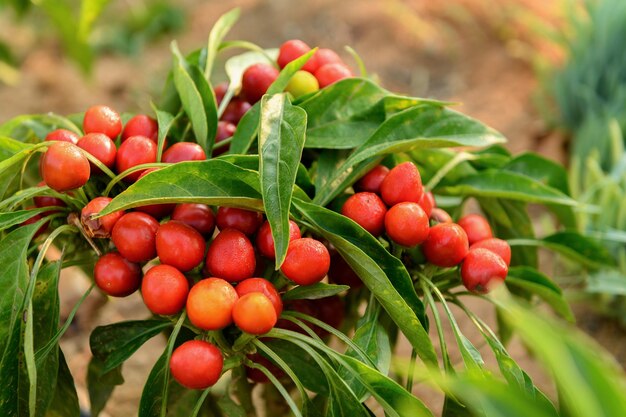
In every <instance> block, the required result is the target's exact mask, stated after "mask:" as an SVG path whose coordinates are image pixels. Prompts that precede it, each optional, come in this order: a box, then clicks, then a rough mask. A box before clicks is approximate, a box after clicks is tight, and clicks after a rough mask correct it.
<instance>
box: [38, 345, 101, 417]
mask: <svg viewBox="0 0 626 417" xmlns="http://www.w3.org/2000/svg"><path fill="white" fill-rule="evenodd" d="M78 415H80V406H79V405H78V394H77V393H76V387H75V386H74V378H73V377H72V374H71V372H70V369H69V367H68V366H67V362H66V361H65V356H64V355H63V352H62V351H61V349H59V371H58V375H57V378H56V384H55V385H54V397H53V398H52V401H51V402H50V404H49V406H48V410H47V411H46V417H68V416H78ZM94 417H96V416H95V415H94Z"/></svg>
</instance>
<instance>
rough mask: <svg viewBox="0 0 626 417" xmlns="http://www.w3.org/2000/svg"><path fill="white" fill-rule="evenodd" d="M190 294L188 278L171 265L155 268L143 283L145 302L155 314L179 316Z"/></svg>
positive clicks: (142, 293) (145, 276)
mask: <svg viewBox="0 0 626 417" xmlns="http://www.w3.org/2000/svg"><path fill="white" fill-rule="evenodd" d="M188 293H189V283H188V282H187V278H186V277H185V275H183V273H182V272H180V271H179V270H178V269H176V268H174V267H173V266H170V265H156V266H153V267H152V268H150V269H149V270H148V272H146V273H145V275H144V276H143V280H142V281H141V295H142V296H143V302H144V303H145V304H146V307H148V309H149V310H150V311H152V312H153V313H154V314H160V315H163V316H169V315H172V314H177V313H178V312H180V311H181V310H182V309H183V307H184V306H185V302H186V301H187V294H188Z"/></svg>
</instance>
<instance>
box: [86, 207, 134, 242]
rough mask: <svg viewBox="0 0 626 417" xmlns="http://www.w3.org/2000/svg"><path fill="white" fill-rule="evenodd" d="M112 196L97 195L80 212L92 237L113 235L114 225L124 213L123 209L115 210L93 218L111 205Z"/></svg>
mask: <svg viewBox="0 0 626 417" xmlns="http://www.w3.org/2000/svg"><path fill="white" fill-rule="evenodd" d="M111 200H112V198H109V197H96V198H94V199H93V200H91V201H90V202H89V203H87V205H86V206H85V207H83V209H82V210H81V212H80V221H81V223H82V225H83V228H84V229H85V231H86V232H87V234H88V235H89V236H91V237H98V238H108V237H111V232H112V231H113V227H114V226H115V224H116V223H117V222H118V220H119V219H121V218H122V216H123V215H124V211H123V210H119V211H114V212H113V213H111V214H107V215H106V216H102V217H99V218H97V219H93V218H92V217H93V216H94V215H96V214H98V213H100V212H101V211H102V210H104V208H105V207H106V206H108V205H109V203H110V202H111Z"/></svg>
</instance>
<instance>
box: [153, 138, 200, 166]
mask: <svg viewBox="0 0 626 417" xmlns="http://www.w3.org/2000/svg"><path fill="white" fill-rule="evenodd" d="M205 159H206V153H204V149H202V146H200V145H198V144H197V143H193V142H178V143H175V144H173V145H172V146H170V147H169V148H167V150H166V151H165V152H163V157H162V158H161V162H167V163H169V164H174V163H176V162H183V161H204V160H205Z"/></svg>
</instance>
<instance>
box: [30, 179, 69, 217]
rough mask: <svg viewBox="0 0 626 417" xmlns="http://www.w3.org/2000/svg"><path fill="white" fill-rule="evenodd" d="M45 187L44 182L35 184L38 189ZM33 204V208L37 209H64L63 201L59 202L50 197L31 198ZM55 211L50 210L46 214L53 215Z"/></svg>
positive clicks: (57, 199)
mask: <svg viewBox="0 0 626 417" xmlns="http://www.w3.org/2000/svg"><path fill="white" fill-rule="evenodd" d="M44 185H46V183H45V182H44V181H40V182H39V184H37V186H38V187H41V186H44ZM33 202H34V203H35V207H37V208H42V207H65V206H66V204H65V201H63V200H61V199H60V198H56V197H51V196H48V195H40V196H37V197H33ZM55 212H56V211H54V210H51V211H48V212H46V213H55Z"/></svg>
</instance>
